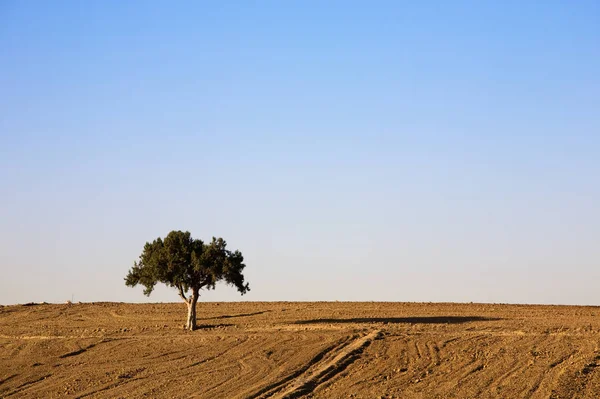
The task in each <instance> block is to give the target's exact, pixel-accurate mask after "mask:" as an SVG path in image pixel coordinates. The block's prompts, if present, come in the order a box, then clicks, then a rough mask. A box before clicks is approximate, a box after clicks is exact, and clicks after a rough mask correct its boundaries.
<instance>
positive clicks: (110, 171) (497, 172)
mask: <svg viewBox="0 0 600 399" xmlns="http://www.w3.org/2000/svg"><path fill="white" fill-rule="evenodd" d="M220 3H221V4H216V3H213V4H211V3H208V2H179V3H177V4H172V3H169V2H151V1H139V2H134V1H131V2H117V1H106V2H75V1H73V2H68V1H63V2H59V3H54V4H50V3H44V2H33V1H30V2H28V1H22V2H21V1H4V2H2V3H1V4H0V49H1V51H0V190H1V191H0V267H2V270H3V272H4V275H5V278H3V279H1V280H0V303H4V304H8V303H22V302H29V301H49V302H63V301H66V300H67V299H71V296H72V295H73V296H74V299H75V300H76V301H77V300H80V301H99V300H104V301H133V302H138V301H147V300H149V301H177V300H178V297H177V295H176V294H175V292H172V291H169V290H168V289H166V288H165V289H157V291H156V292H155V293H153V295H152V296H151V297H150V298H149V299H147V298H145V297H144V296H143V295H142V289H141V288H140V289H137V288H136V289H131V288H128V287H125V285H124V282H123V277H124V276H125V274H126V273H127V270H128V269H129V268H130V267H131V265H132V264H133V261H134V260H135V259H136V258H137V256H138V255H139V253H140V252H141V249H142V246H143V244H144V242H146V241H149V240H153V239H154V238H156V237H158V236H164V235H166V234H167V233H168V232H169V231H170V230H173V229H181V230H189V231H191V232H192V234H193V235H194V236H196V237H198V238H202V239H210V237H212V236H222V237H224V238H225V239H226V240H227V241H228V243H229V245H230V246H231V247H232V248H238V249H240V250H241V251H242V252H243V253H244V255H245V258H246V263H247V265H248V266H247V269H246V277H247V279H248V280H249V282H250V284H251V289H252V291H251V292H250V293H249V294H247V295H246V296H244V297H243V298H240V297H239V296H238V294H237V293H236V292H235V290H234V289H232V288H229V287H226V286H219V287H217V290H216V291H212V292H210V293H206V294H205V295H204V296H203V297H202V298H203V300H238V299H243V300H389V301H457V302H469V301H474V302H513V303H514V302H517V303H565V304H594V305H600V290H598V288H597V287H598V281H600V245H599V241H598V238H599V237H600V210H599V208H598V204H600V184H598V182H599V181H600V112H599V111H598V110H599V109H600V74H599V73H598V71H600V23H599V22H600V4H599V3H598V2H596V1H588V2H585V1H578V2H566V1H562V2H559V1H550V2H533V1H531V2H521V1H507V2H496V1H489V2H460V1H456V2H445V1H439V2H396V1H389V2H378V1H376V2H348V1H343V2H342V1H339V2H320V1H314V2H312V1H297V2H295V1H289V2H277V1H272V2H267V1H259V2H220Z"/></svg>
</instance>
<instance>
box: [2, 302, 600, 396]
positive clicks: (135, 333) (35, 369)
mask: <svg viewBox="0 0 600 399" xmlns="http://www.w3.org/2000/svg"><path fill="white" fill-rule="evenodd" d="M185 312H186V311H185V305H184V304H183V303H181V304H179V303H174V304H143V305H133V304H119V303H93V304H74V305H32V306H4V307H0V397H6V398H12V397H15V398H16V397H19V398H21V397H23V398H49V397H73V398H87V397H90V398H91V397H105V398H121V397H122V398H132V397H169V398H179V397H182V398H183V397H200V398H254V399H258V398H288V397H289V398H292V397H309V398H424V399H425V398H427V399H429V398H600V307H574V306H518V305H480V304H416V303H335V302H326V303H322V302H321V303H285V302H279V303H199V304H198V315H199V320H198V322H199V324H200V326H201V328H200V329H199V330H197V331H194V332H187V331H184V330H183V329H182V326H183V323H184V319H185Z"/></svg>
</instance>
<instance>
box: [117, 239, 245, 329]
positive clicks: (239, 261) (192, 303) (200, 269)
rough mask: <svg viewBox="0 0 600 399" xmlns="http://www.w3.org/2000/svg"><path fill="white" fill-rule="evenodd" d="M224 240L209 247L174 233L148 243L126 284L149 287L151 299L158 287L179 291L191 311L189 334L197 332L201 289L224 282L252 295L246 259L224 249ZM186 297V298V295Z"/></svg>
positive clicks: (189, 313)
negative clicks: (245, 270) (246, 269)
mask: <svg viewBox="0 0 600 399" xmlns="http://www.w3.org/2000/svg"><path fill="white" fill-rule="evenodd" d="M226 246H227V243H226V242H225V241H224V240H223V239H222V238H215V237H213V239H212V241H211V242H210V243H209V244H205V243H203V242H202V241H201V240H197V239H193V238H192V237H191V235H190V233H189V232H188V231H186V232H185V233H184V232H183V231H171V232H170V233H169V234H168V235H167V236H166V237H165V239H164V240H162V239H161V238H160V237H159V238H157V239H156V240H154V241H153V242H152V243H149V242H147V243H146V245H144V250H143V251H142V254H141V255H140V259H139V261H138V262H134V264H133V267H132V268H131V270H129V273H127V277H125V284H126V285H128V286H129V287H135V286H136V285H138V284H141V285H143V286H144V287H146V288H145V289H144V294H145V295H146V296H150V294H151V293H152V290H154V286H155V285H156V283H163V284H165V285H167V286H169V287H174V288H177V290H178V292H179V296H180V297H181V299H183V300H184V302H185V303H186V304H187V307H188V316H187V323H186V325H185V328H187V329H188V330H195V329H196V303H197V302H198V297H199V296H200V290H201V289H214V288H215V284H216V283H217V282H218V281H225V282H226V283H227V284H231V285H233V286H235V287H236V288H237V290H238V291H239V292H240V293H241V294H242V295H244V294H245V293H246V292H248V291H250V287H248V283H244V275H243V274H242V270H244V267H246V265H244V263H243V262H244V257H243V256H242V253H241V252H240V251H234V252H231V251H229V250H227V249H225V248H226ZM186 294H187V295H186Z"/></svg>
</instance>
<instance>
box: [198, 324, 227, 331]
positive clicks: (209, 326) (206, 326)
mask: <svg viewBox="0 0 600 399" xmlns="http://www.w3.org/2000/svg"><path fill="white" fill-rule="evenodd" d="M231 326H235V324H198V325H197V326H196V330H210V329H213V328H225V327H231Z"/></svg>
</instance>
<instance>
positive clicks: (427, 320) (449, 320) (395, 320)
mask: <svg viewBox="0 0 600 399" xmlns="http://www.w3.org/2000/svg"><path fill="white" fill-rule="evenodd" d="M498 320H502V319H500V318H497V317H483V316H422V317H358V318H352V319H311V320H298V321H296V322H295V323H294V324H318V323H320V324H343V323H384V324H461V323H471V322H476V321H498Z"/></svg>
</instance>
